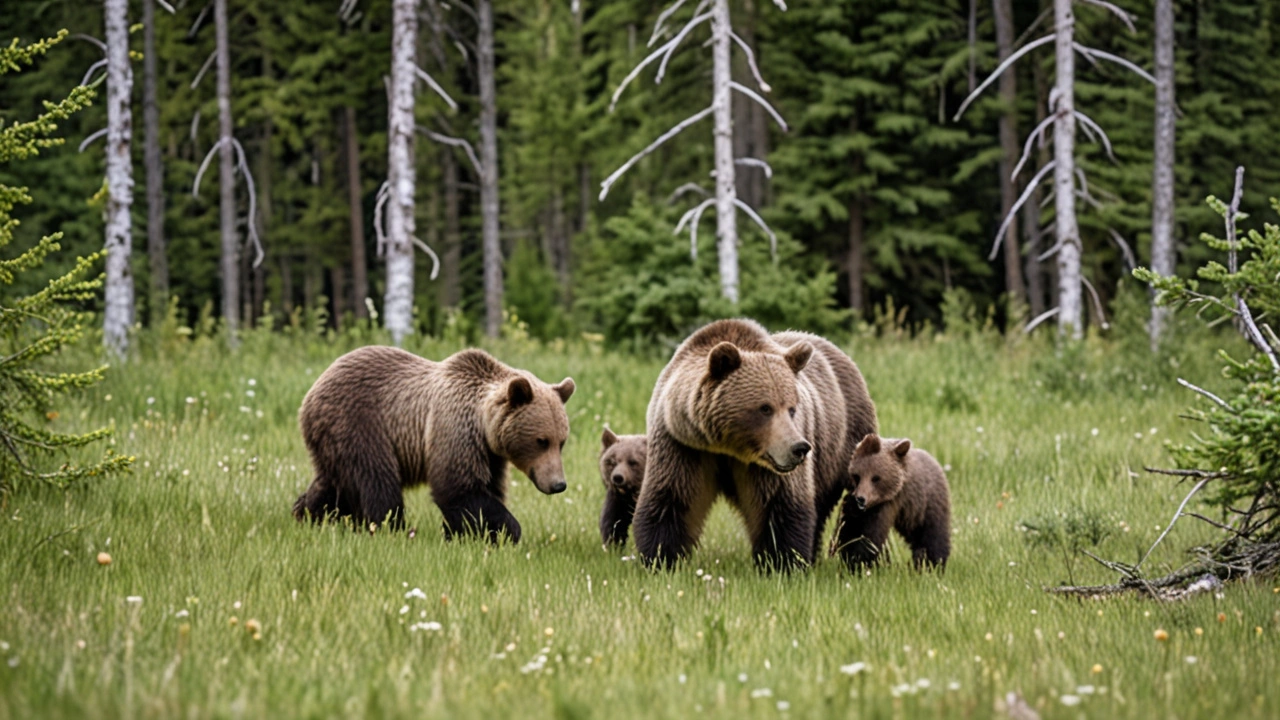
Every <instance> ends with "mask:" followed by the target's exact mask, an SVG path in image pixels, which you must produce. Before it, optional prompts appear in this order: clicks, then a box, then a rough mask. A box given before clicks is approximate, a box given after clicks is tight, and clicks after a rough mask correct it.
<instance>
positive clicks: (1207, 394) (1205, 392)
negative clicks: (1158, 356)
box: [1178, 378, 1235, 412]
mask: <svg viewBox="0 0 1280 720" xmlns="http://www.w3.org/2000/svg"><path fill="white" fill-rule="evenodd" d="M1178 384H1179V385H1181V386H1182V387H1184V388H1187V389H1188V390H1194V391H1196V392H1198V393H1200V394H1201V395H1203V396H1205V397H1207V398H1209V399H1210V400H1212V401H1213V402H1214V403H1216V404H1217V405H1218V406H1219V407H1221V408H1222V409H1223V410H1226V411H1227V412H1235V408H1233V407H1231V406H1230V405H1228V404H1227V401H1226V400H1223V399H1222V398H1220V397H1218V396H1217V395H1214V394H1213V393H1211V392H1209V391H1208V390H1205V389H1204V388H1202V387H1199V386H1198V385H1192V384H1191V383H1189V382H1187V381H1186V380H1183V379H1182V378H1178Z"/></svg>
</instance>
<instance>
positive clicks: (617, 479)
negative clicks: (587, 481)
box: [609, 473, 627, 487]
mask: <svg viewBox="0 0 1280 720" xmlns="http://www.w3.org/2000/svg"><path fill="white" fill-rule="evenodd" d="M609 479H610V480H612V481H613V484H614V485H617V486H618V487H622V486H623V485H624V484H625V483H626V482H627V479H626V478H624V477H622V473H614V474H613V477H611V478H609Z"/></svg>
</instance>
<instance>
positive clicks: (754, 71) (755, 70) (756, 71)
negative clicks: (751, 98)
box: [729, 30, 773, 92]
mask: <svg viewBox="0 0 1280 720" xmlns="http://www.w3.org/2000/svg"><path fill="white" fill-rule="evenodd" d="M729 37H731V38H733V41H734V42H736V43H738V47H740V48H742V53H743V54H744V55H746V56H747V67H748V68H751V75H752V76H753V77H754V78H755V79H756V84H757V85H759V86H760V92H769V91H770V90H773V88H772V87H771V86H770V85H769V83H767V82H765V81H764V78H762V77H760V67H759V66H758V65H756V54H755V51H753V50H752V49H751V46H750V45H748V44H747V41H746V40H743V39H742V38H740V37H738V33H736V32H733V31H732V30H730V31H729Z"/></svg>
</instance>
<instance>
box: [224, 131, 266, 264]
mask: <svg viewBox="0 0 1280 720" xmlns="http://www.w3.org/2000/svg"><path fill="white" fill-rule="evenodd" d="M230 140H231V144H232V146H233V147H235V150H236V165H237V166H238V167H239V168H240V174H241V175H243V176H244V182H245V185H246V187H247V189H248V190H249V220H248V222H247V223H246V224H247V225H248V226H249V230H248V235H249V242H251V243H253V249H254V251H255V252H256V253H257V255H256V256H255V257H254V259H253V267H254V268H257V267H259V266H261V265H262V259H263V258H264V257H266V253H264V252H262V241H261V240H260V239H259V238H258V223H257V217H258V211H257V207H258V191H257V189H256V188H255V187H254V184H253V173H252V172H250V171H249V163H248V162H247V161H246V160H245V156H244V147H243V146H242V145H241V144H240V141H239V140H236V139H235V138H234V137H233V138H230Z"/></svg>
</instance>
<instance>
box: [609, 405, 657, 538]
mask: <svg viewBox="0 0 1280 720" xmlns="http://www.w3.org/2000/svg"><path fill="white" fill-rule="evenodd" d="M600 440H601V448H600V479H601V480H603V481H604V508H603V509H602V510H601V511H600V539H601V540H602V541H603V542H604V544H605V545H625V544H626V543H627V532H628V531H629V530H630V529H631V519H632V517H633V516H635V513H636V498H637V497H639V496H640V482H641V481H642V480H644V466H645V458H646V457H647V456H648V441H647V440H646V439H645V436H644V435H615V434H613V431H612V430H610V429H609V428H605V429H604V434H603V435H602V436H601V438H600Z"/></svg>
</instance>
